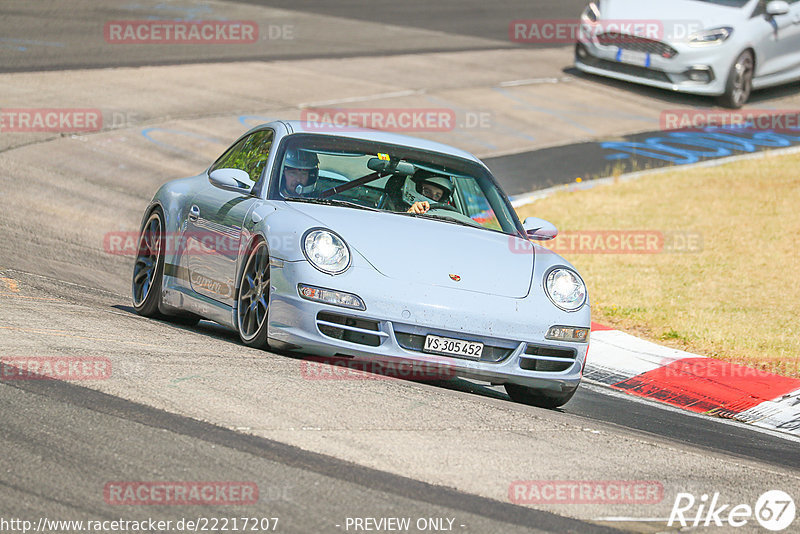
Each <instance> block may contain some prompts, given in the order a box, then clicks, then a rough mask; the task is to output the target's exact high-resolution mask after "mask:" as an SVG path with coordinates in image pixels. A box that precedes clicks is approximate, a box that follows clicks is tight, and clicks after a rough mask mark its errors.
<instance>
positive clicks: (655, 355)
mask: <svg viewBox="0 0 800 534" xmlns="http://www.w3.org/2000/svg"><path fill="white" fill-rule="evenodd" d="M583 376H584V378H585V379H587V380H589V381H594V382H599V383H601V384H604V385H606V386H609V387H611V388H613V389H616V390H619V391H623V392H625V393H628V394H630V395H636V396H639V397H644V398H647V399H651V400H656V401H660V402H663V403H666V404H669V405H672V406H676V407H678V408H682V409H685V410H689V411H692V412H696V413H703V414H707V415H712V416H716V417H724V418H728V419H734V420H737V421H741V422H744V423H748V424H751V425H754V426H758V427H762V428H767V429H770V430H777V431H780V432H787V433H789V434H793V435H796V436H800V380H798V379H795V378H789V377H785V376H781V375H776V374H772V373H767V372H764V371H759V370H756V369H751V368H749V367H744V366H741V365H737V364H733V363H729V362H724V361H721V360H716V359H713V358H706V357H703V356H698V355H696V354H691V353H689V352H684V351H681V350H676V349H671V348H668V347H663V346H661V345H658V344H656V343H651V342H649V341H645V340H643V339H639V338H637V337H635V336H632V335H630V334H626V333H624V332H620V331H619V330H613V329H611V328H608V327H605V326H602V325H599V324H597V323H592V334H591V342H590V346H589V354H588V356H587V359H586V367H585V369H584V373H583Z"/></svg>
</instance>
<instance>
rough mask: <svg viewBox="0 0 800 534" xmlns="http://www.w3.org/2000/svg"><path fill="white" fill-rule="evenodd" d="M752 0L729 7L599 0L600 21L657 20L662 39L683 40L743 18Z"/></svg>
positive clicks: (688, 1)
mask: <svg viewBox="0 0 800 534" xmlns="http://www.w3.org/2000/svg"><path fill="white" fill-rule="evenodd" d="M751 4H752V2H749V3H748V4H747V7H732V6H727V5H723V4H714V3H711V2H702V1H700V0H669V1H658V2H656V1H653V0H601V1H600V20H601V22H602V21H622V20H630V21H641V22H645V21H647V22H649V21H661V23H660V25H661V26H662V27H663V33H664V36H665V37H666V38H663V37H664V36H662V38H660V39H658V40H665V41H678V40H686V37H687V36H688V34H691V33H693V32H695V31H699V30H703V29H710V28H719V27H720V26H728V25H730V26H733V25H734V24H735V23H736V22H738V21H742V20H746V19H748V18H749V17H750V14H751V13H752V12H753V6H752V5H751Z"/></svg>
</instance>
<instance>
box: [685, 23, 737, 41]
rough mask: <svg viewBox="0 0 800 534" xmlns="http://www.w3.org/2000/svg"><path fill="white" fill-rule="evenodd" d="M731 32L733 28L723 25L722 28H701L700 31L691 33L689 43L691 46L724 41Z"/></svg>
mask: <svg viewBox="0 0 800 534" xmlns="http://www.w3.org/2000/svg"><path fill="white" fill-rule="evenodd" d="M732 33H733V28H731V27H730V26H724V27H722V28H713V29H711V30H703V31H701V32H697V33H693V34H692V35H690V36H689V44H690V45H691V46H705V45H716V44H720V43H721V42H723V41H725V40H726V39H727V38H728V37H730V36H731V34H732Z"/></svg>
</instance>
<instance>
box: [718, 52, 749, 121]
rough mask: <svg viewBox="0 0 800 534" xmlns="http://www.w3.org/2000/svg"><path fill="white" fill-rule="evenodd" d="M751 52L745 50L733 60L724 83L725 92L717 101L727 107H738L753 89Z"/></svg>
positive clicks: (745, 100)
mask: <svg viewBox="0 0 800 534" xmlns="http://www.w3.org/2000/svg"><path fill="white" fill-rule="evenodd" d="M753 65H754V60H753V53H752V52H751V51H750V50H745V51H744V52H742V53H741V54H739V57H738V58H736V61H734V62H733V65H732V66H731V70H730V72H729V73H728V80H727V82H726V83H725V94H723V95H722V96H721V97H720V98H719V103H720V104H721V105H723V106H725V107H727V108H733V109H739V108H740V107H742V106H743V105H744V104H745V102H747V99H748V98H750V92H751V91H752V89H753Z"/></svg>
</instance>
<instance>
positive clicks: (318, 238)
mask: <svg viewBox="0 0 800 534" xmlns="http://www.w3.org/2000/svg"><path fill="white" fill-rule="evenodd" d="M303 254H305V256H306V259H307V260H308V261H309V263H311V265H313V266H314V267H316V268H317V269H319V270H320V271H322V272H323V273H327V274H340V273H343V272H344V271H346V270H347V268H348V267H349V266H350V249H348V248H347V245H346V244H345V242H344V240H343V239H342V238H341V237H339V236H338V235H336V234H334V233H333V232H331V231H330V230H325V229H322V228H316V229H312V230H309V231H308V232H306V234H305V235H304V236H303Z"/></svg>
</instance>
